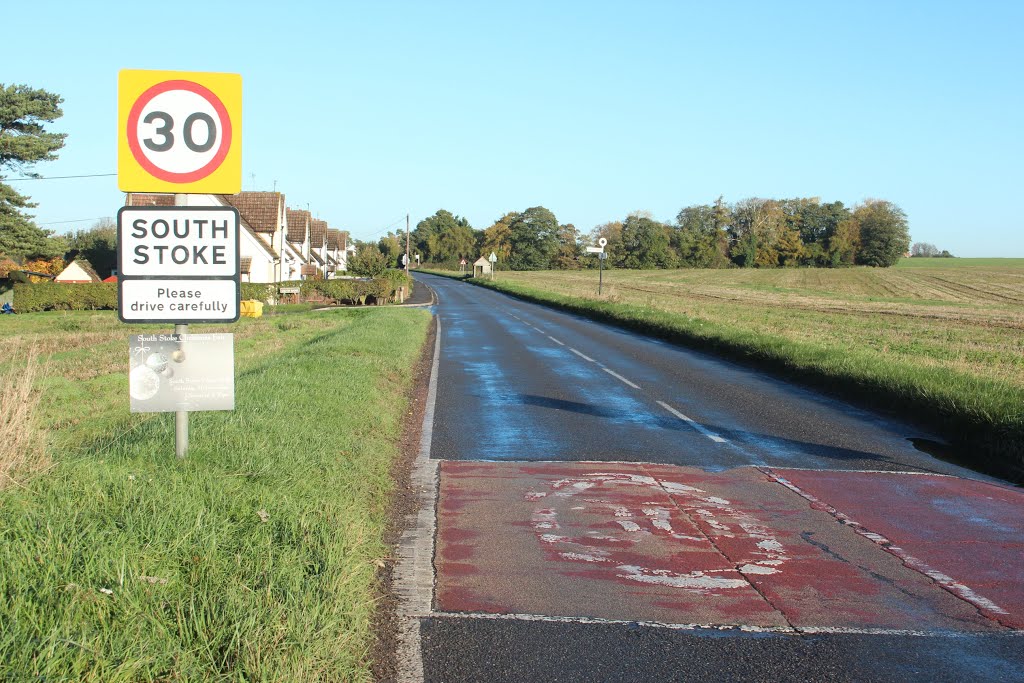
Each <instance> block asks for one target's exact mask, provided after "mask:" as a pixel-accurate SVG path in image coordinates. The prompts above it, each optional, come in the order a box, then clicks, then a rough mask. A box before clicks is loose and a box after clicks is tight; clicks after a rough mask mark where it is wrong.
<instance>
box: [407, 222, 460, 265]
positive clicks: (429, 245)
mask: <svg viewBox="0 0 1024 683" xmlns="http://www.w3.org/2000/svg"><path fill="white" fill-rule="evenodd" d="M460 227H463V228H469V229H470V231H472V226H470V224H469V221H468V220H466V219H465V218H462V217H460V216H456V215H454V214H453V213H452V212H451V211H446V210H444V209H438V210H437V212H436V213H434V215H433V216H428V217H427V218H424V219H423V220H421V221H420V222H419V223H417V224H416V229H415V230H413V231H412V242H413V245H414V246H415V248H416V250H417V251H418V252H419V253H420V254H421V256H422V262H423V263H427V262H434V261H440V260H443V258H444V256H447V254H444V253H442V252H444V251H445V249H446V248H450V245H449V246H448V247H446V246H445V245H442V242H441V238H442V235H445V234H446V233H449V232H451V231H454V230H456V229H457V228H460Z"/></svg>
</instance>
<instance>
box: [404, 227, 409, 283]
mask: <svg viewBox="0 0 1024 683" xmlns="http://www.w3.org/2000/svg"><path fill="white" fill-rule="evenodd" d="M405 274H406V276H408V275H409V214H405Z"/></svg>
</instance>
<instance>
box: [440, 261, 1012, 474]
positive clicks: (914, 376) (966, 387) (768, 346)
mask: <svg viewBox="0 0 1024 683" xmlns="http://www.w3.org/2000/svg"><path fill="white" fill-rule="evenodd" d="M428 272H430V273H432V274H435V275H443V276H446V277H452V278H453V279H466V278H464V277H463V276H461V275H459V274H452V273H447V272H442V271H428ZM469 282H471V283H472V284H474V285H477V286H481V287H489V288H491V289H494V290H497V291H501V292H504V293H506V294H510V295H512V296H515V297H518V298H520V299H523V300H527V301H532V302H534V303H539V304H543V305H547V306H554V307H557V308H561V309H563V310H567V311H571V312H573V313H577V314H579V315H583V316H586V317H588V318H591V319H594V320H599V321H602V322H606V323H610V324H613V325H618V326H620V327H624V328H627V329H632V330H636V331H638V332H642V333H644V334H647V335H651V336H655V337H659V338H662V339H665V340H668V341H671V342H674V343H678V344H681V345H685V346H690V347H693V348H697V349H700V350H706V351H711V352H714V353H716V354H719V355H722V356H725V357H727V358H731V359H734V360H739V361H742V362H744V363H747V364H750V365H753V366H755V367H759V368H764V369H768V370H771V371H773V372H776V373H778V374H780V375H782V376H785V377H787V378H791V379H795V380H798V381H800V382H802V383H805V384H809V385H812V386H815V387H818V388H821V389H823V390H825V391H827V392H829V393H831V394H834V395H838V396H841V397H843V398H846V399H849V400H852V401H855V402H857V403H858V404H861V405H864V406H866V407H869V408H871V409H876V410H882V411H885V412H889V413H891V414H895V415H898V416H900V417H901V418H904V419H909V420H911V421H914V422H917V423H919V424H922V425H924V426H927V427H928V428H930V429H932V430H934V431H935V432H937V433H938V434H940V435H941V436H943V437H944V438H946V439H948V440H949V441H950V442H951V443H952V444H953V445H954V446H955V447H956V449H957V451H958V456H959V458H958V459H959V460H960V461H961V462H962V464H965V465H966V466H968V467H971V468H973V469H976V470H979V471H982V472H986V473H989V474H993V475H995V476H1000V477H1003V478H1006V479H1009V480H1010V481H1014V482H1016V483H1022V482H1024V389H1021V387H1020V386H1018V385H1015V384H1014V383H1011V382H1006V381H999V380H997V379H992V378H989V377H984V376H977V375H973V374H969V373H966V372H960V371H957V370H955V369H952V368H947V367H934V366H915V365H912V364H909V363H907V362H905V361H904V360H903V359H899V358H885V357H884V356H882V355H880V354H878V353H876V352H874V351H872V350H871V349H869V348H862V347H858V346H857V345H856V344H849V345H846V346H835V345H832V346H826V345H824V344H816V343H814V342H813V341H798V340H793V339H786V338H783V337H781V336H779V335H773V334H770V333H766V332H763V331H757V330H751V329H749V328H746V329H745V328H744V327H743V326H742V325H728V324H723V323H720V322H717V321H716V320H713V319H709V318H698V317H690V316H686V315H681V314H678V313H673V312H669V311H665V310H663V309H659V308H656V307H653V306H645V305H641V304H638V303H621V302H614V301H608V300H603V299H596V298H587V297H580V296H571V295H566V294H561V293H555V292H552V291H548V290H545V289H542V288H539V287H534V286H530V285H526V284H523V283H520V282H509V281H507V280H506V281H503V280H501V279H499V280H495V281H490V280H481V279H470V280H469Z"/></svg>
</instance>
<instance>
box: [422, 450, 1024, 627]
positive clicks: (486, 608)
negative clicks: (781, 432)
mask: <svg viewBox="0 0 1024 683" xmlns="http://www.w3.org/2000/svg"><path fill="white" fill-rule="evenodd" d="M1021 510H1024V493H1022V492H1021V491H1018V490H1015V489H1010V488H1006V487H1000V486H993V485H990V484H982V483H978V482H971V481H965V480H960V479H954V478H949V477H937V476H930V475H909V474H908V475H904V474H891V473H887V474H874V473H859V472H817V471H796V470H779V469H775V470H770V471H769V470H766V471H762V470H760V469H755V468H738V469H733V470H729V471H726V472H719V473H708V472H704V471H702V470H700V469H697V468H687V467H674V466H668V465H647V464H623V463H490V462H455V461H446V462H443V463H442V465H441V491H440V502H439V513H438V545H437V560H436V562H437V570H438V571H437V592H436V602H437V605H436V607H437V609H439V610H440V611H442V612H483V613H502V614H508V613H512V614H534V615H546V616H564V617H594V618H603V619H615V620H627V621H651V622H660V623H667V624H704V625H721V626H734V625H738V626H751V627H763V628H773V629H776V628H777V629H787V628H802V629H815V628H821V629H828V628H844V629H849V628H852V629H872V628H884V629H908V630H928V631H933V630H954V631H973V632H983V631H1006V630H1008V629H1011V628H1019V627H1020V626H1021V625H1022V624H1024V598H1022V593H1024V589H1022V588H1021V586H1022V579H1024V574H1022V571H1024V570H1022V564H1024V563H1022V560H1024V540H1022V531H1021V524H1020V523H1019V521H1018V520H1019V518H1020V511H1021ZM982 557H984V558H995V559H994V560H993V562H992V563H990V564H985V563H982V562H978V561H976V558H982Z"/></svg>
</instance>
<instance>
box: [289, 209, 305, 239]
mask: <svg viewBox="0 0 1024 683" xmlns="http://www.w3.org/2000/svg"><path fill="white" fill-rule="evenodd" d="M309 221H310V215H309V211H298V210H296V209H288V241H289V242H292V243H293V244H302V243H303V242H305V241H306V226H307V225H309Z"/></svg>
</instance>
